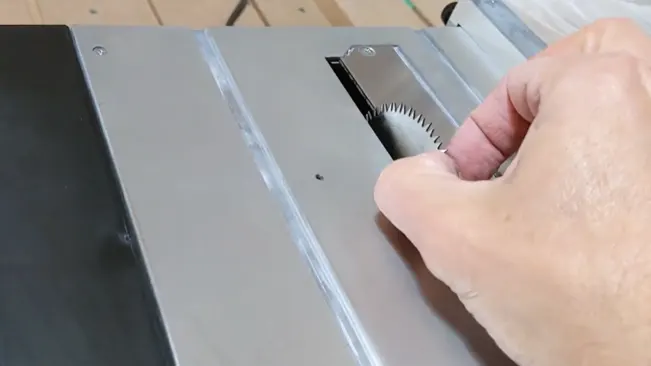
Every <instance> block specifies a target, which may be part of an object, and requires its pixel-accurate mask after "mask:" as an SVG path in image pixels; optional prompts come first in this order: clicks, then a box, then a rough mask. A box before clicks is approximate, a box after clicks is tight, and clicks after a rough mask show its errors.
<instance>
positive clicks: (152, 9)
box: [147, 0, 163, 25]
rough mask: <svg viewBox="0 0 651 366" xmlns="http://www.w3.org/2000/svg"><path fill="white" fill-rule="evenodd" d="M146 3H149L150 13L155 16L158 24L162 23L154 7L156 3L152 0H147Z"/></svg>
mask: <svg viewBox="0 0 651 366" xmlns="http://www.w3.org/2000/svg"><path fill="white" fill-rule="evenodd" d="M147 5H149V9H150V10H151V13H152V14H154V18H156V22H157V23H158V25H163V19H162V18H161V17H160V14H159V13H158V9H156V5H154V2H153V1H152V0H147Z"/></svg>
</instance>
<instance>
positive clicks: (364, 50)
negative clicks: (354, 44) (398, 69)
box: [357, 46, 375, 56]
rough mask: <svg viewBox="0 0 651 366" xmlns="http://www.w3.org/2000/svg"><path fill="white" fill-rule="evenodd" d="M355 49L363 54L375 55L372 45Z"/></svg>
mask: <svg viewBox="0 0 651 366" xmlns="http://www.w3.org/2000/svg"><path fill="white" fill-rule="evenodd" d="M357 51H358V52H359V53H361V54H362V55H364V56H375V50H374V49H373V47H368V46H364V47H360V48H358V49H357Z"/></svg>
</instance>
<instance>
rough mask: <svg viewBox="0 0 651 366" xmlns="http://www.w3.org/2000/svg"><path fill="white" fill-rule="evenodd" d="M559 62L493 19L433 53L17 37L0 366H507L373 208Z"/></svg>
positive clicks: (12, 43) (479, 8) (10, 40)
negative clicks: (392, 184)
mask: <svg viewBox="0 0 651 366" xmlns="http://www.w3.org/2000/svg"><path fill="white" fill-rule="evenodd" d="M545 43H546V41H545V39H544V36H542V35H539V34H536V33H534V32H532V31H531V30H530V29H529V27H528V26H527V25H526V24H525V23H523V22H522V21H521V20H520V19H519V18H518V17H517V16H516V15H515V14H514V13H513V12H512V11H510V10H509V9H508V8H507V7H506V6H505V5H504V4H502V3H501V2H500V1H497V0H475V1H460V2H459V4H458V5H457V7H456V8H455V10H454V12H453V14H452V16H451V18H450V22H449V24H448V25H447V26H446V27H441V28H431V29H423V30H418V31H416V30H413V29H407V28H404V29H403V28H260V29H254V28H237V27H235V28H231V27H223V28H214V29H204V30H191V29H185V28H177V27H103V26H73V27H65V26H4V27H1V28H0V50H2V58H0V96H1V98H0V202H1V204H0V218H1V220H0V230H1V232H2V234H3V235H2V241H1V242H0V273H1V276H0V365H2V366H34V365H37V366H40V365H44V366H64V365H65V366H90V365H93V366H102V365H106V366H108V365H111V366H113V365H121V366H129V365H134V366H136V365H137V366H150V365H183V366H216V365H226V366H245V365H246V366H249V365H276V366H298V365H312V366H333V365H338V366H348V365H350V366H352V365H364V366H365V365H369V366H370V365H373V366H379V365H385V366H418V365H441V366H474V365H508V364H510V361H508V359H507V358H506V357H505V356H504V355H503V354H502V353H501V352H500V351H499V350H498V348H497V347H496V346H495V345H494V344H493V343H492V341H490V338H489V337H488V336H487V335H486V334H485V332H484V331H483V329H482V328H481V327H480V326H479V325H477V324H476V323H475V322H474V321H473V319H472V317H471V316H470V315H468V314H467V313H466V312H465V311H464V310H463V308H462V306H461V305H460V304H459V303H458V301H457V300H456V298H455V297H454V295H452V294H451V293H450V292H449V291H448V290H447V288H446V287H445V286H444V285H442V284H441V283H439V282H437V281H436V280H435V279H434V278H433V277H432V276H431V275H429V274H428V272H427V270H426V269H425V267H424V266H423V264H422V262H421V260H420V258H419V256H418V254H417V253H416V252H415V250H414V249H413V248H412V247H411V245H410V244H409V243H408V242H407V241H406V240H405V239H404V237H403V236H402V235H401V234H400V233H399V232H397V230H396V229H395V228H393V227H392V226H391V225H390V224H388V223H387V222H386V220H385V219H383V218H382V216H381V215H379V214H378V212H377V209H376V206H375V204H374V202H373V194H372V192H373V187H374V184H375V181H376V179H377V177H378V175H379V173H380V172H381V171H382V169H383V168H385V167H386V166H387V165H388V164H390V163H391V161H393V160H395V159H399V158H401V157H404V156H411V155H414V154H418V153H420V152H423V151H427V150H431V149H445V147H446V144H447V142H448V141H449V139H450V137H451V136H452V134H453V133H454V131H455V129H456V128H457V127H458V126H459V125H460V124H461V123H462V121H463V120H464V118H465V117H466V116H467V115H468V113H469V112H470V111H471V110H472V109H473V108H474V107H475V106H477V104H478V103H480V102H481V100H482V99H483V98H484V97H486V95H487V94H488V93H489V92H490V91H491V89H492V88H493V87H495V85H496V83H497V82H498V80H499V79H500V78H501V77H502V76H503V75H504V74H505V73H506V72H507V70H508V69H509V68H511V67H513V66H514V65H517V64H519V63H521V62H523V61H524V60H525V59H526V58H527V57H529V56H531V55H533V54H535V53H536V52H538V51H539V50H540V49H542V48H543V47H545ZM496 174H499V171H498V172H496ZM442 209H444V208H442ZM432 234H433V235H435V234H436V233H432Z"/></svg>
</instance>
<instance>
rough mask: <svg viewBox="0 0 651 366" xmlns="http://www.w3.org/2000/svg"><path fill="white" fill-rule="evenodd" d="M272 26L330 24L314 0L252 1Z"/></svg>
mask: <svg viewBox="0 0 651 366" xmlns="http://www.w3.org/2000/svg"><path fill="white" fill-rule="evenodd" d="M252 2H253V5H254V6H256V7H257V8H258V9H260V11H261V12H262V14H264V18H265V20H266V21H267V22H268V23H269V25H271V26H330V22H329V21H328V19H327V18H326V17H325V16H324V15H323V14H322V13H321V11H320V10H319V7H318V6H317V4H316V3H315V2H314V1H313V0H255V1H252Z"/></svg>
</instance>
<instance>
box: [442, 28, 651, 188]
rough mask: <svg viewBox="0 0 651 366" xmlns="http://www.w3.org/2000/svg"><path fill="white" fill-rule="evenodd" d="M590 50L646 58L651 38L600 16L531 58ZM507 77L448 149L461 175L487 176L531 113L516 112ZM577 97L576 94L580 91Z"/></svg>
mask: <svg viewBox="0 0 651 366" xmlns="http://www.w3.org/2000/svg"><path fill="white" fill-rule="evenodd" d="M591 53H627V54H629V55H632V56H634V57H636V58H639V59H642V60H644V61H647V62H648V63H650V64H651V38H649V37H648V35H647V34H646V33H645V32H644V31H643V30H642V29H641V28H640V27H639V26H637V25H636V24H635V22H633V21H632V20H629V19H603V20H599V21H596V22H594V23H592V24H590V25H588V26H586V27H584V28H582V29H581V30H579V31H578V32H576V33H574V34H572V35H570V36H568V37H566V38H564V39H562V40H560V41H558V42H556V43H554V44H552V45H550V46H549V47H547V48H546V49H545V50H543V51H542V52H540V53H539V54H538V55H536V56H534V57H533V58H541V57H556V56H569V55H572V54H591ZM505 80H506V79H504V80H502V81H501V82H500V84H499V85H498V87H497V88H496V89H495V90H494V91H493V92H492V93H491V94H489V95H488V96H487V97H486V99H485V100H484V102H483V103H481V105H479V106H478V107H477V108H476V109H475V110H474V111H473V112H472V113H471V114H470V116H469V117H468V118H467V119H466V120H465V121H464V123H463V124H462V126H461V127H460V128H459V130H458V131H457V133H456V134H455V136H454V137H453V138H452V140H451V141H450V143H449V144H448V148H447V153H448V154H449V155H450V157H451V158H452V159H453V160H454V162H455V164H456V166H457V170H458V171H459V174H460V175H461V177H463V178H464V179H468V180H481V179H488V178H490V177H491V176H492V174H493V173H494V172H495V171H496V170H497V169H498V168H499V166H500V165H501V164H502V163H503V162H504V161H506V159H508V158H509V157H510V156H511V155H513V154H514V153H515V152H516V151H517V150H518V148H519V147H520V144H521V143H522V140H523V139H524V136H525V135H526V133H527V130H528V128H529V124H530V121H531V120H532V119H533V118H534V117H535V116H524V117H526V118H524V117H523V116H521V115H520V114H519V113H518V112H517V110H516V109H515V108H514V106H513V103H512V101H511V100H510V98H509V93H507V90H506V82H505ZM579 97H581V96H579Z"/></svg>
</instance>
